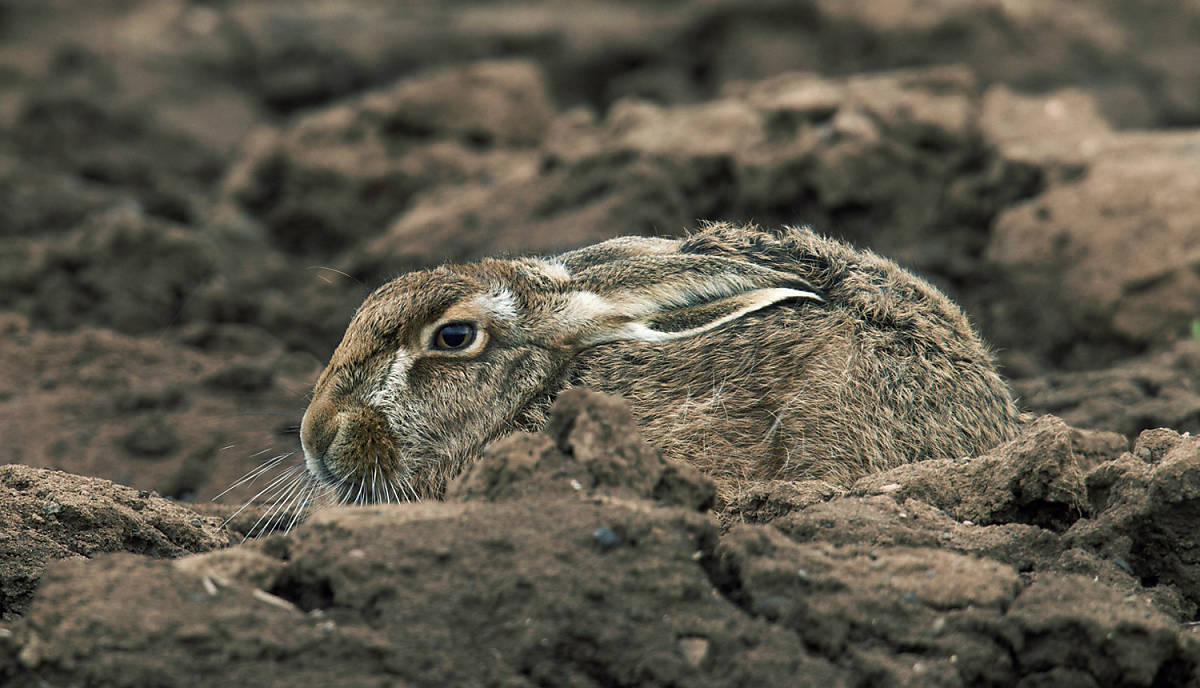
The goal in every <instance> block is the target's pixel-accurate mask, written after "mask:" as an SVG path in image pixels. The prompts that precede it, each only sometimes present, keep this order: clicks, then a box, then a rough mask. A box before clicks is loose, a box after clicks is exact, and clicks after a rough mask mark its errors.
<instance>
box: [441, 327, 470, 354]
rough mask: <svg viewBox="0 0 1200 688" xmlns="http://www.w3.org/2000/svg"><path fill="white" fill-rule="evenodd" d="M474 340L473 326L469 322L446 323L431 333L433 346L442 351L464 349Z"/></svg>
mask: <svg viewBox="0 0 1200 688" xmlns="http://www.w3.org/2000/svg"><path fill="white" fill-rule="evenodd" d="M473 341H475V326H474V325H472V324H471V323H448V324H445V325H442V326H441V327H439V328H437V331H436V332H434V333H433V348H435V349H441V350H443V351H455V350H457V349H465V348H466V347H468V346H470V345H471V342H473Z"/></svg>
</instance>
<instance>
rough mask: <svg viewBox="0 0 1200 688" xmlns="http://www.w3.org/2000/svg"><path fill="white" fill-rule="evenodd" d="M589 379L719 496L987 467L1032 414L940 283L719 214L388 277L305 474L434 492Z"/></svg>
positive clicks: (348, 349)
mask: <svg viewBox="0 0 1200 688" xmlns="http://www.w3.org/2000/svg"><path fill="white" fill-rule="evenodd" d="M576 386H586V387H590V388H592V389H595V390H599V391H603V392H609V393H613V394H617V395H620V396H622V397H624V398H625V399H626V400H628V402H629V404H630V406H631V408H632V411H633V415H634V418H635V420H636V421H637V423H638V425H639V427H640V429H641V430H642V433H643V435H644V437H645V438H646V439H647V440H648V441H649V442H650V443H651V444H653V445H655V446H657V447H659V448H660V449H661V450H662V452H663V454H664V456H665V457H666V458H667V459H668V460H674V461H682V462H686V463H689V464H692V465H693V466H696V467H697V468H699V469H700V470H702V471H704V472H705V473H706V474H708V475H709V476H710V477H711V478H713V479H714V480H715V481H716V482H717V485H718V488H719V492H720V494H721V495H722V496H724V497H728V496H730V495H732V494H734V493H736V492H737V491H738V489H739V486H740V485H742V484H743V483H745V482H747V481H757V480H765V479H793V480H795V479H813V478H815V479H822V480H827V481H831V482H834V483H837V484H842V485H847V484H849V483H850V482H852V481H853V480H855V479H857V478H858V477H860V476H862V475H864V474H866V473H869V472H873V471H878V470H881V469H885V468H889V467H892V466H896V465H898V464H902V463H906V462H911V461H920V460H922V459H932V458H951V457H958V456H969V455H975V454H978V453H980V452H982V451H984V450H986V449H988V448H990V447H992V446H993V445H995V444H997V443H999V442H1001V441H1003V440H1006V439H1009V438H1011V437H1013V436H1014V435H1015V434H1016V430H1017V427H1018V423H1019V413H1018V409H1017V407H1016V404H1015V402H1014V399H1013V397H1012V394H1011V392H1010V391H1009V389H1008V387H1007V385H1006V384H1005V382H1004V381H1003V380H1002V379H1001V377H1000V375H999V374H998V373H997V371H996V369H995V363H994V359H993V356H992V354H991V352H990V351H989V350H988V348H987V347H986V346H985V345H984V343H983V342H982V341H981V340H980V338H979V336H978V334H977V333H976V332H975V330H974V329H973V328H972V326H971V324H970V323H969V321H968V320H967V318H966V316H965V315H964V314H963V312H962V311H961V310H960V309H959V308H958V307H957V306H956V305H955V304H954V303H953V302H952V301H951V300H950V299H949V298H947V297H946V296H945V295H944V294H942V293H941V292H940V291H938V290H937V289H936V288H934V287H933V286H932V285H930V284H928V283H927V282H925V281H923V280H921V279H920V278H918V277H916V276H914V275H913V274H911V273H909V272H907V271H905V270H903V269H901V268H900V267H899V266H897V265H896V264H895V263H893V262H892V261H890V260H887V259H885V258H881V257H879V256H877V255H875V254H873V253H870V252H867V251H860V250H856V249H854V248H852V247H851V246H849V245H847V244H845V243H843V242H840V241H836V240H833V239H828V238H824V237H821V236H819V235H817V234H816V233H814V232H813V231H811V230H809V229H808V228H804V227H786V228H782V229H778V230H772V231H764V230H760V229H758V228H755V227H742V226H735V225H731V224H712V225H708V226H706V227H704V228H703V229H701V230H700V231H698V232H697V233H694V234H692V235H690V236H687V237H684V238H680V239H654V238H643V237H625V238H619V239H613V240H610V241H606V242H603V243H600V244H596V245H594V246H589V247H585V248H581V249H578V250H575V251H571V252H568V253H564V254H561V255H558V256H554V257H550V258H516V259H509V260H501V259H485V260H482V261H480V262H478V263H472V264H466V265H447V266H442V267H438V268H435V269H432V270H426V271H421V272H413V273H409V274H406V275H402V276H400V277H399V278H397V279H395V280H393V281H391V282H389V283H387V284H385V285H384V286H382V287H380V288H379V289H378V290H376V291H375V292H374V293H373V294H371V295H370V296H369V297H368V298H367V299H366V300H365V301H364V303H363V304H362V305H361V306H360V308H359V309H358V311H357V312H356V314H355V315H354V318H353V320H352V321H351V323H350V325H349V328H348V329H347V331H346V334H345V337H344V339H343V340H342V342H341V344H340V345H339V346H338V348H337V350H336V351H335V352H334V354H333V357H332V359H331V360H330V363H329V365H328V367H327V368H326V370H325V371H324V373H323V374H322V375H321V377H320V378H319V380H318V381H317V383H316V386H315V389H314V393H313V400H312V403H311V404H310V406H309V408H308V410H307V411H306V412H305V415H304V419H303V422H302V425H301V441H302V445H303V448H304V453H305V457H306V463H307V466H308V470H309V472H310V473H311V474H312V475H313V476H315V477H316V478H317V479H320V480H323V481H325V482H327V483H329V484H331V485H337V488H336V491H337V493H338V496H339V498H340V499H341V501H351V500H355V501H359V502H364V501H365V502H371V501H403V500H408V499H419V498H428V497H438V496H440V495H441V494H442V492H443V491H444V489H445V485H446V483H447V481H448V480H450V479H451V478H453V477H454V476H455V475H457V474H458V473H460V472H461V471H462V470H463V469H464V467H466V466H467V465H468V464H469V463H471V462H473V461H475V460H477V459H478V458H479V457H480V456H481V454H482V453H483V450H484V449H485V447H486V446H487V445H488V444H489V443H491V442H492V441H494V440H496V439H497V438H499V437H502V436H504V435H506V434H509V433H512V432H514V431H518V430H526V431H536V430H539V429H541V428H542V427H543V426H544V425H545V423H546V421H547V418H548V411H549V408H550V405H551V404H552V403H553V401H554V399H555V397H556V396H557V395H558V394H559V393H560V392H561V391H563V390H565V389H568V388H570V387H576ZM368 483H370V487H368Z"/></svg>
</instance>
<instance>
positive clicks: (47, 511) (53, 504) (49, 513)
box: [42, 502, 62, 516]
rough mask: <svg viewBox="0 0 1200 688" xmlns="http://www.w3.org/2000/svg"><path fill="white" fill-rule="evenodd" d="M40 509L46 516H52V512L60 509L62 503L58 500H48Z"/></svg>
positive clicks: (54, 512) (55, 512)
mask: <svg viewBox="0 0 1200 688" xmlns="http://www.w3.org/2000/svg"><path fill="white" fill-rule="evenodd" d="M42 511H43V512H45V514H46V515H47V516H53V515H54V514H57V513H58V512H60V511H62V505H61V504H59V503H58V502H50V503H49V504H47V505H46V506H45V507H44V508H43V509H42Z"/></svg>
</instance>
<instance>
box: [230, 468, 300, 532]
mask: <svg viewBox="0 0 1200 688" xmlns="http://www.w3.org/2000/svg"><path fill="white" fill-rule="evenodd" d="M301 468H304V464H298V465H296V466H292V467H291V468H288V469H285V470H284V471H282V472H281V473H280V474H279V475H278V476H276V477H275V479H274V480H272V481H271V483H270V484H269V485H267V486H266V487H264V488H263V489H262V490H260V491H259V492H258V494H256V495H254V496H253V497H251V498H250V499H247V500H246V503H245V504H242V505H241V506H240V507H238V510H237V511H235V512H233V513H232V514H230V516H229V518H227V519H225V522H224V523H222V524H221V527H222V528H224V527H225V526H227V525H229V522H230V521H232V520H233V519H235V518H237V515H238V514H240V513H242V511H244V510H245V509H246V507H248V506H250V505H251V504H253V503H254V500H256V499H258V498H259V497H261V496H262V495H263V493H264V492H267V491H268V490H270V489H272V488H273V487H275V486H276V485H278V484H279V483H280V482H282V481H284V480H286V479H288V478H290V477H292V475H293V474H295V472H296V470H297V469H301Z"/></svg>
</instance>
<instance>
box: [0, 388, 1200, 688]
mask: <svg viewBox="0 0 1200 688" xmlns="http://www.w3.org/2000/svg"><path fill="white" fill-rule="evenodd" d="M551 428H552V429H551V431H550V432H549V433H548V434H545V435H522V436H516V437H512V438H509V439H507V440H505V441H503V442H501V443H498V444H497V446H496V447H495V448H494V449H493V451H492V454H491V455H490V456H489V459H488V460H487V461H485V462H483V463H481V464H479V465H478V466H476V468H475V469H474V470H472V471H471V472H469V473H468V474H467V475H466V476H464V477H463V478H462V479H461V480H460V481H459V482H458V483H457V484H456V485H455V486H454V488H453V490H452V495H453V496H452V497H451V498H450V500H449V501H447V502H445V503H422V504H408V505H389V506H376V507H369V508H357V509H331V510H328V511H324V512H320V513H318V514H317V515H316V516H314V517H313V518H312V519H310V520H309V522H308V523H306V524H304V525H302V526H300V527H298V528H297V529H296V530H295V531H294V532H292V533H291V534H288V535H284V536H276V537H272V538H268V539H265V540H261V541H252V542H250V543H247V544H243V545H239V546H237V547H234V548H231V549H227V550H223V551H219V552H213V553H209V554H202V555H197V556H192V557H186V558H183V559H180V560H178V561H176V562H173V563H172V562H163V561H154V560H151V559H147V558H145V557H136V556H132V555H112V556H103V557H97V558H96V559H95V560H92V561H83V560H71V561H66V562H61V563H56V564H54V565H52V566H50V567H49V569H48V570H47V572H46V574H45V576H44V581H43V584H42V588H41V590H40V592H39V594H38V596H37V598H36V599H35V601H34V603H33V606H32V607H31V608H30V610H29V612H28V613H27V614H26V616H25V617H24V619H22V620H21V621H19V622H17V623H16V624H14V625H13V626H12V627H11V629H10V631H9V632H8V633H5V634H0V643H3V645H0V676H4V677H6V678H7V680H8V681H9V684H10V685H14V686H24V685H36V684H37V682H38V681H47V682H51V683H60V682H67V683H70V682H89V683H103V684H106V685H108V684H111V685H143V684H144V683H145V682H146V681H152V682H158V683H165V684H170V685H201V684H202V683H203V684H205V685H211V683H212V682H213V681H214V680H215V681H218V682H246V681H252V682H255V683H256V684H261V685H288V684H292V683H295V682H297V681H330V682H334V681H336V682H337V683H338V684H339V685H374V684H375V683H376V682H378V681H379V680H381V679H383V678H386V679H387V680H390V681H399V682H406V683H407V682H411V683H418V684H442V685H446V684H459V683H502V684H505V685H574V684H578V685H594V684H604V685H706V686H707V685H734V684H736V685H745V684H746V683H753V684H755V685H796V682H797V681H800V683H801V684H803V685H829V684H831V683H832V684H835V685H850V684H860V683H861V682H864V681H866V682H876V683H883V684H888V685H962V684H971V685H1016V684H1018V683H1022V682H1025V683H1026V684H1036V683H1038V682H1047V681H1049V682H1055V683H1058V684H1062V682H1063V681H1071V682H1075V683H1079V684H1080V685H1090V684H1093V683H1094V684H1096V685H1145V686H1150V685H1183V684H1184V683H1186V681H1188V680H1189V677H1191V676H1193V675H1194V672H1195V671H1196V669H1197V667H1200V643H1197V641H1196V639H1194V638H1193V637H1192V636H1191V634H1190V633H1188V632H1187V631H1185V630H1182V629H1181V628H1180V627H1179V626H1178V624H1177V623H1176V622H1177V621H1178V620H1179V619H1180V618H1186V615H1187V614H1190V613H1192V612H1193V611H1194V609H1195V604H1196V602H1197V601H1200V587H1197V586H1196V584H1195V583H1194V582H1193V581H1192V580H1191V579H1190V578H1189V577H1188V576H1187V573H1186V572H1187V571H1188V570H1190V569H1189V567H1193V566H1192V565H1193V564H1194V561H1193V559H1194V553H1192V552H1191V551H1190V549H1188V545H1187V542H1190V538H1188V537H1186V536H1185V534H1184V533H1182V532H1172V530H1171V529H1172V528H1183V527H1186V524H1188V523H1193V522H1194V518H1193V517H1194V514H1191V510H1192V509H1191V507H1190V506H1189V505H1190V504H1191V503H1192V502H1193V501H1195V498H1194V496H1193V495H1192V492H1193V490H1192V488H1191V487H1189V486H1188V485H1190V482H1189V481H1187V480H1186V479H1185V480H1184V482H1181V478H1183V477H1184V476H1188V475H1192V474H1193V473H1194V474H1197V475H1200V443H1198V442H1197V440H1196V439H1194V438H1186V437H1181V436H1179V435H1177V434H1175V433H1171V432H1169V431H1155V432H1151V433H1146V434H1145V435H1144V436H1143V438H1142V439H1141V440H1140V441H1139V442H1138V444H1137V445H1136V446H1135V448H1134V451H1133V453H1121V451H1122V447H1123V441H1121V440H1120V439H1119V438H1116V437H1114V436H1111V435H1105V436H1097V435H1095V434H1089V433H1083V432H1080V431H1077V430H1073V429H1071V428H1069V427H1068V426H1066V425H1064V424H1063V423H1062V422H1061V421H1058V420H1056V419H1053V418H1043V419H1042V420H1040V421H1038V422H1037V423H1034V424H1033V425H1031V426H1030V428H1029V429H1028V430H1027V431H1026V433H1025V434H1023V435H1022V436H1021V437H1020V438H1018V439H1017V440H1014V441H1013V442H1011V443H1009V444H1008V445H1005V446H1002V447H1000V448H998V449H997V450H996V451H994V452H993V453H991V454H989V455H987V456H983V457H979V458H976V459H964V460H963V461H959V462H928V463H926V464H920V465H916V466H911V467H905V468H903V469H896V470H894V471H891V472H889V473H887V474H883V475H880V476H876V477H873V478H871V479H869V480H867V481H864V482H862V483H860V484H859V485H858V486H856V487H855V489H854V490H852V492H851V493H850V494H848V495H842V496H836V497H833V498H831V499H830V500H829V501H827V502H823V503H818V504H815V505H812V506H809V507H807V508H803V507H801V508H798V509H796V510H794V511H792V512H790V513H788V514H786V515H785V516H783V517H781V518H779V519H776V520H775V521H774V522H773V523H772V524H771V525H749V524H737V525H734V526H733V527H732V528H730V529H729V530H728V531H723V529H722V528H721V527H720V526H719V525H718V523H717V521H716V520H714V519H712V518H711V517H707V516H705V515H704V513H703V512H702V511H699V510H698V507H703V506H704V504H706V503H707V502H708V501H709V500H711V496H712V486H711V484H709V483H708V482H707V481H706V480H705V479H703V478H701V477H699V476H698V475H696V474H694V473H691V472H689V471H686V470H684V471H680V470H679V469H677V468H676V467H672V466H667V465H665V464H664V463H663V462H662V460H661V459H659V458H658V457H657V455H656V453H655V452H654V451H653V450H652V449H651V448H649V447H647V446H645V445H644V444H641V443H640V440H639V439H638V438H637V430H636V428H635V427H634V426H633V425H632V422H631V420H630V416H629V413H628V411H627V410H626V409H624V408H623V405H622V404H621V403H620V402H619V401H617V400H615V399H611V398H607V397H603V396H601V395H596V394H592V393H589V392H586V391H579V390H577V391H573V392H571V393H568V394H565V395H564V398H563V399H562V401H560V403H559V404H558V405H557V406H556V407H555V410H554V420H553V422H552V425H551ZM1046 456H1054V457H1057V458H1056V459H1054V460H1051V461H1047V460H1046V458H1045V457H1046ZM917 471H920V473H918V472H917ZM1000 474H1008V475H1012V476H1014V477H1013V478H1011V479H997V480H988V478H987V476H989V475H993V476H994V475H1000ZM938 481H940V484H941V485H943V486H949V489H940V488H938V487H937V485H936V484H935V483H937V482H938ZM972 481H973V482H975V483H979V482H984V483H986V484H987V486H988V487H990V488H993V491H992V492H987V491H986V490H985V491H983V492H979V491H976V490H972V489H969V485H970V484H971V482H972ZM1017 483H1020V484H1019V485H1018V484H1017ZM931 484H932V485H934V486H933V487H930V485H931ZM956 485H958V486H959V487H958V488H955V487H954V486H956ZM1022 485H1024V486H1025V487H1032V486H1033V485H1042V486H1045V487H1046V488H1047V489H1043V490H1042V491H1041V492H1040V493H1039V494H1040V497H1039V496H1034V497H1031V499H1032V500H1034V501H1039V502H1040V503H1042V504H1057V503H1064V504H1066V503H1069V504H1070V505H1071V506H1072V507H1073V509H1074V511H1073V512H1072V519H1071V520H1072V521H1073V522H1067V520H1066V519H1060V518H1056V519H1049V522H1048V523H1047V524H1046V526H1045V527H1043V526H1039V525H1033V524H1029V523H1027V522H1026V521H1028V520H1029V519H1028V518H1027V515H1026V512H1024V511H1022V510H1020V509H1017V510H1014V509H1013V508H1012V500H1013V495H1014V494H1022V488H1021V486H1022ZM1055 485H1065V486H1068V487H1063V488H1055V487H1054V486H1055ZM956 490H957V491H956ZM1030 492H1031V493H1033V492H1036V490H1032V489H1031V490H1030ZM1056 500H1057V501H1056ZM181 511H182V510H181ZM1035 511H1036V510H1035ZM1043 511H1046V509H1043ZM1051 511H1053V510H1051ZM725 516H726V519H727V520H733V519H736V516H737V514H736V513H733V512H730V511H727V512H726V513H725ZM964 516H975V517H976V518H979V519H980V520H979V521H976V522H973V521H972V520H970V519H965V518H964ZM959 519H962V520H959ZM1149 524H1154V525H1149ZM1149 552H1154V556H1153V557H1147V556H1144V555H1145V554H1147V553H1149ZM1139 554H1141V555H1143V556H1139ZM147 600H152V603H147ZM116 648H120V649H121V651H120V652H119V653H116V652H114V651H115V650H116ZM481 648H483V650H484V651H481Z"/></svg>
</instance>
